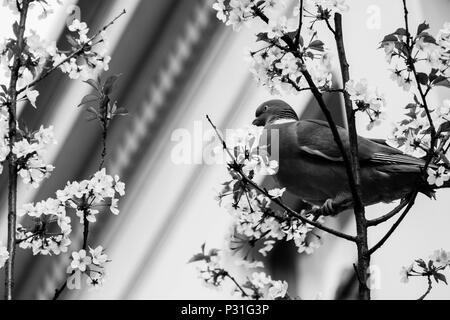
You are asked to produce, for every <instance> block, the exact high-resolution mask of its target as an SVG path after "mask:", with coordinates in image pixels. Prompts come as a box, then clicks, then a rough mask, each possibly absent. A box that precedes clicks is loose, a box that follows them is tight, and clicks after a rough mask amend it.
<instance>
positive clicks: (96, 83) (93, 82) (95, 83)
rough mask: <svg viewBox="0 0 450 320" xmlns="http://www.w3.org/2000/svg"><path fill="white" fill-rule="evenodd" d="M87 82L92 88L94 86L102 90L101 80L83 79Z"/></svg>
mask: <svg viewBox="0 0 450 320" xmlns="http://www.w3.org/2000/svg"><path fill="white" fill-rule="evenodd" d="M83 82H85V83H87V84H88V85H90V86H91V87H92V88H94V89H95V90H96V91H98V92H100V93H101V92H102V91H101V89H100V82H97V81H95V80H94V79H89V80H86V81H83Z"/></svg>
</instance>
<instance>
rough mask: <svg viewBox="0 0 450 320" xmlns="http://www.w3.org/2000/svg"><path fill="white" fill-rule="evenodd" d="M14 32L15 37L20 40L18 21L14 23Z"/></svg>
mask: <svg viewBox="0 0 450 320" xmlns="http://www.w3.org/2000/svg"><path fill="white" fill-rule="evenodd" d="M13 32H14V35H15V36H16V38H17V39H18V38H19V33H20V27H19V24H18V23H17V21H14V23H13Z"/></svg>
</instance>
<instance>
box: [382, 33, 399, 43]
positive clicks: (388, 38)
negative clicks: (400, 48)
mask: <svg viewBox="0 0 450 320" xmlns="http://www.w3.org/2000/svg"><path fill="white" fill-rule="evenodd" d="M381 42H382V43H383V42H398V38H397V36H396V35H395V34H393V33H391V34H388V35H386V36H384V38H383V40H381Z"/></svg>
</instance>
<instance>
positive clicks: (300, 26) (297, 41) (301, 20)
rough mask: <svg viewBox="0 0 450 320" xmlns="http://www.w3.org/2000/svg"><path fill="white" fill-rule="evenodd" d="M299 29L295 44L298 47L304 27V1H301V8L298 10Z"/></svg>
mask: <svg viewBox="0 0 450 320" xmlns="http://www.w3.org/2000/svg"><path fill="white" fill-rule="evenodd" d="M298 11H299V12H298V16H299V17H298V29H297V34H296V35H295V44H296V46H297V47H298V46H299V45H300V37H301V35H300V33H301V32H302V25H303V0H300V8H299V10H298Z"/></svg>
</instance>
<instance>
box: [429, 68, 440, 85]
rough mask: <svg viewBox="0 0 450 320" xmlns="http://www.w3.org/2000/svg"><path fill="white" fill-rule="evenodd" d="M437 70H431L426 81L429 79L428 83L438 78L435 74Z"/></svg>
mask: <svg viewBox="0 0 450 320" xmlns="http://www.w3.org/2000/svg"><path fill="white" fill-rule="evenodd" d="M438 71H439V70H438V69H435V68H433V69H431V71H430V74H429V75H428V79H430V82H431V83H433V81H434V80H436V79H437V78H438V76H437V73H438Z"/></svg>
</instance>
